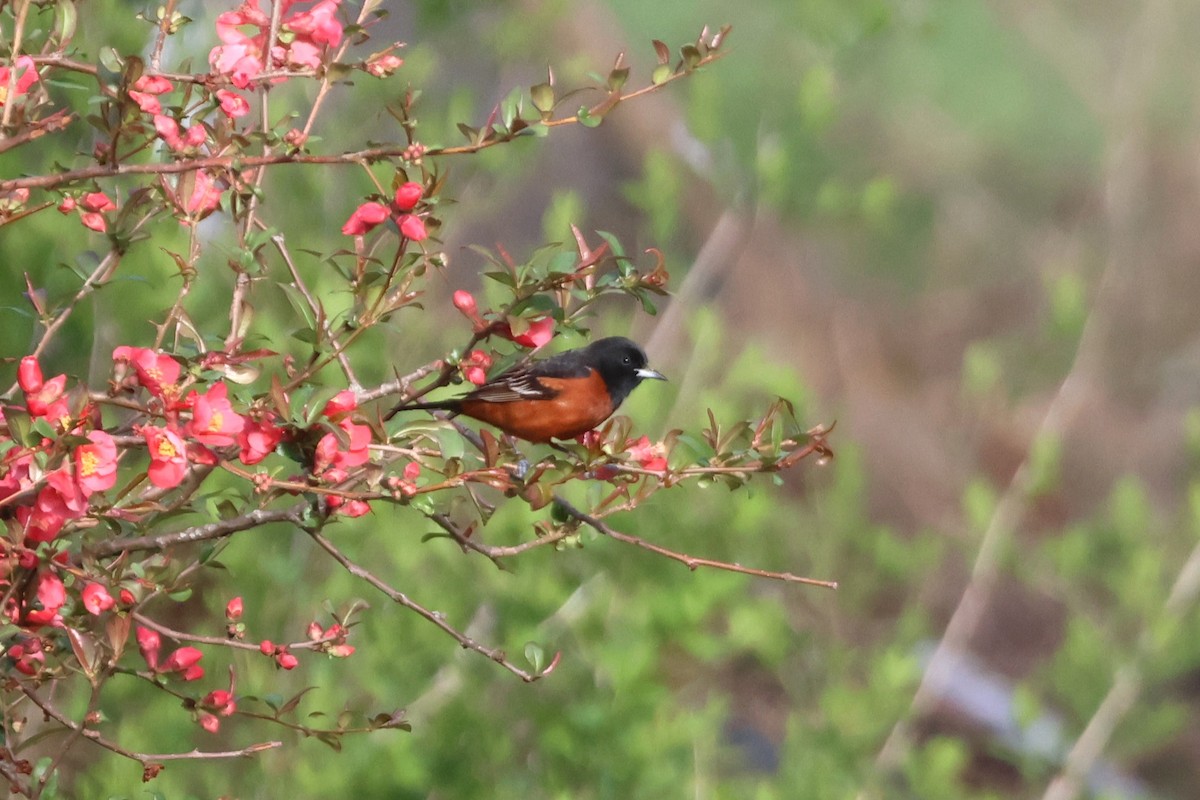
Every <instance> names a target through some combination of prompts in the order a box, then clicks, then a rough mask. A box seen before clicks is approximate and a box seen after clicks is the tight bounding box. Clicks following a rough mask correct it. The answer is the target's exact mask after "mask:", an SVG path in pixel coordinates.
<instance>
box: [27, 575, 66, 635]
mask: <svg viewBox="0 0 1200 800" xmlns="http://www.w3.org/2000/svg"><path fill="white" fill-rule="evenodd" d="M66 602H67V590H66V588H65V587H64V586H63V582H62V579H61V578H59V577H58V576H57V575H55V574H54V573H53V572H43V573H42V574H41V576H40V577H39V578H38V588H37V603H38V606H39V608H36V609H26V611H25V615H24V617H23V618H21V619H20V620H18V621H19V622H20V623H21V624H22V625H26V626H28V627H39V626H41V625H58V624H60V623H61V622H62V618H61V617H60V616H59V615H58V610H59V609H60V608H62V607H63V605H64V604H65V603H66Z"/></svg>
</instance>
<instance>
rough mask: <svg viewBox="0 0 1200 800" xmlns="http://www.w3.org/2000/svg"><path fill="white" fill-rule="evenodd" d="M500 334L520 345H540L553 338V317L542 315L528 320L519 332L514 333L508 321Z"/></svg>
mask: <svg viewBox="0 0 1200 800" xmlns="http://www.w3.org/2000/svg"><path fill="white" fill-rule="evenodd" d="M502 334H503V335H504V336H505V337H506V338H508V339H511V340H512V341H514V342H516V343H517V344H519V345H521V346H522V347H541V346H542V345H544V344H546V343H547V342H549V341H550V340H551V339H553V338H554V318H553V317H542V318H541V319H539V320H536V321H534V322H530V323H528V325H527V326H526V328H525V330H523V331H522V332H521V333H515V332H514V331H513V328H512V323H511V322H510V323H509V324H508V325H507V330H505V331H503V332H502Z"/></svg>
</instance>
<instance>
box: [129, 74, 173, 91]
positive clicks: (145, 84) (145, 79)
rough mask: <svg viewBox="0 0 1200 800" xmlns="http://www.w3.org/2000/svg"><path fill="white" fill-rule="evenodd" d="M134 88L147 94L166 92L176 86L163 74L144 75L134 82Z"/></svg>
mask: <svg viewBox="0 0 1200 800" xmlns="http://www.w3.org/2000/svg"><path fill="white" fill-rule="evenodd" d="M133 88H134V89H136V90H137V91H139V92H145V93H146V94H166V93H167V92H169V91H171V90H172V89H174V88H175V87H174V86H172V85H171V82H170V81H169V80H167V79H166V78H164V77H163V76H162V75H143V76H142V77H140V78H138V79H137V80H136V81H134V82H133Z"/></svg>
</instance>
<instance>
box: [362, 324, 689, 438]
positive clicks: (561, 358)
mask: <svg viewBox="0 0 1200 800" xmlns="http://www.w3.org/2000/svg"><path fill="white" fill-rule="evenodd" d="M647 378H651V379H654V380H660V381H665V380H666V378H665V377H664V376H663V374H662V373H661V372H657V371H656V370H652V369H650V368H649V367H647V366H646V354H645V353H643V352H642V348H640V347H638V346H637V345H636V344H634V343H633V342H631V341H630V340H628V339H626V338H624V337H622V336H610V337H608V338H607V339H598V340H597V341H594V342H592V343H591V344H589V345H588V346H587V347H581V348H579V349H577V350H568V351H566V352H565V353H559V354H558V355H556V356H551V357H550V358H547V359H545V360H543V361H534V362H531V363H529V364H522V365H518V366H516V367H513V368H512V369H510V370H508V371H507V372H504V373H502V374H501V375H499V376H498V377H496V378H495V379H493V380H490V381H488V382H487V383H485V384H483V385H482V386H480V387H479V388H477V389H475V390H474V391H471V392H468V393H467V394H465V395H463V396H462V397H456V398H453V399H450V400H438V401H434V402H427V403H410V404H404V403H401V404H400V405H398V406H396V407H395V408H393V409H392V410H391V411H389V412H388V413H387V414H386V415H385V416H384V419H385V420H389V419H391V418H392V417H393V416H394V415H395V414H396V413H398V412H400V411H410V410H414V409H426V410H441V411H449V412H451V413H452V414H462V415H463V416H467V417H471V418H472V419H477V420H479V421H481V422H486V423H488V424H489V425H494V426H496V427H497V428H499V429H500V430H502V431H504V432H505V433H507V434H511V435H513V436H516V437H518V438H521V439H527V440H528V441H531V442H548V441H550V440H551V439H571V438H574V437H576V436H579V435H580V434H583V433H587V432H588V431H590V430H592V429H593V428H595V427H596V426H597V425H599V424H600V423H602V422H604V420H606V419H608V418H609V417H611V416H612V415H613V412H615V411H616V410H617V407H618V406H620V405H621V403H622V401H624V400H625V398H626V397H628V396H629V393H630V392H632V391H633V390H634V389H635V388H636V387H637V385H638V384H639V383H641V382H642V381H643V380H646V379H647Z"/></svg>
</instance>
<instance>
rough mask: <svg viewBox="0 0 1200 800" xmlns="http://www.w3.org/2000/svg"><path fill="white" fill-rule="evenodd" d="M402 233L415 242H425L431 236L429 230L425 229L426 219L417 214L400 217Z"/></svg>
mask: <svg viewBox="0 0 1200 800" xmlns="http://www.w3.org/2000/svg"><path fill="white" fill-rule="evenodd" d="M400 233H402V234H404V235H405V236H406V237H407V238H409V239H412V240H413V241H414V242H423V241H425V240H426V239H427V238H429V232H428V231H426V230H425V221H424V220H423V219H421V218H420V217H418V216H417V215H416V214H405V215H404V216H402V217H400Z"/></svg>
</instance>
